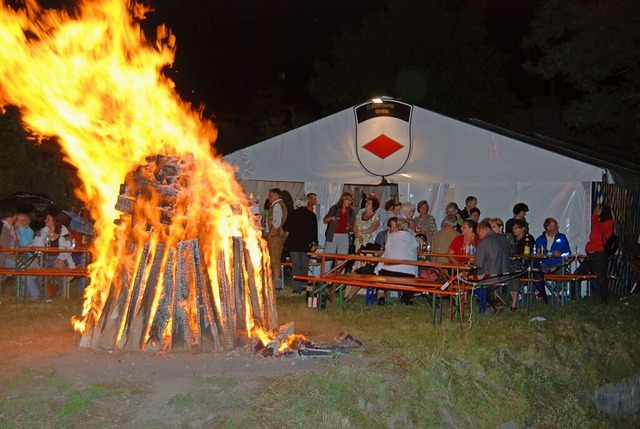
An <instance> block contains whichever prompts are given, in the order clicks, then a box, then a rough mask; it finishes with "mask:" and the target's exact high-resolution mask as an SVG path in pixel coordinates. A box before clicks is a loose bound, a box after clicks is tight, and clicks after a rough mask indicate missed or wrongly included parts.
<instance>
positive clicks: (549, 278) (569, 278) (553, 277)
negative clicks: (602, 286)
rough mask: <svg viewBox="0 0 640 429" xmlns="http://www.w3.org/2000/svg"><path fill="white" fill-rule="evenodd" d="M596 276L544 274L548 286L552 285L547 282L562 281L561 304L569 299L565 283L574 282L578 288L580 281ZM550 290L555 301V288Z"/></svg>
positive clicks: (523, 281)
mask: <svg viewBox="0 0 640 429" xmlns="http://www.w3.org/2000/svg"><path fill="white" fill-rule="evenodd" d="M596 277H597V276H596V275H595V274H575V273H547V274H544V281H545V284H546V285H547V286H550V285H548V284H547V283H546V282H555V283H560V284H561V285H562V286H561V287H560V290H559V295H560V297H561V298H560V304H561V305H563V304H566V303H567V300H568V297H567V295H568V290H567V288H566V287H565V285H566V284H567V283H572V284H573V287H574V288H577V287H578V283H580V282H582V281H584V280H595V279H596ZM607 277H608V278H609V280H615V278H616V276H612V275H608V276H607ZM520 282H521V283H528V282H529V279H527V278H521V279H520ZM531 289H533V288H531ZM550 290H551V292H552V302H554V301H553V299H554V297H553V292H554V290H553V288H551V287H550ZM530 292H533V291H532V290H531V291H530ZM576 296H577V297H579V296H580V294H577V295H576Z"/></svg>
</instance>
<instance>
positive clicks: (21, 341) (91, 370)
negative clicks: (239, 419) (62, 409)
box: [0, 297, 365, 427]
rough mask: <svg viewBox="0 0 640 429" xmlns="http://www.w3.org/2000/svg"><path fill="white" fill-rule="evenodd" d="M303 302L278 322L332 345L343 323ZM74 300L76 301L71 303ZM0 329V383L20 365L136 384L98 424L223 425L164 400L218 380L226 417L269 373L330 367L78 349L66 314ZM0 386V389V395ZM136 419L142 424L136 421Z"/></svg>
mask: <svg viewBox="0 0 640 429" xmlns="http://www.w3.org/2000/svg"><path fill="white" fill-rule="evenodd" d="M57 299H58V300H60V299H63V298H57ZM303 300H304V297H300V301H301V303H300V305H299V306H297V305H291V304H289V305H288V306H287V309H286V310H282V309H281V308H279V319H280V322H281V323H284V322H288V321H293V322H294V324H295V331H296V333H298V334H304V335H306V336H307V337H308V338H310V339H311V340H312V341H314V342H316V343H332V342H334V337H335V335H336V334H338V333H339V332H340V331H342V330H344V328H345V327H342V326H337V325H335V324H334V323H332V322H331V321H330V320H329V319H328V318H327V317H326V316H323V315H322V314H319V313H318V312H317V311H315V310H311V309H307V308H306V306H305V305H304V304H303V302H302V301H303ZM79 302H80V301H79V299H78V305H79ZM58 304H59V302H57V301H56V299H54V300H53V302H50V303H39V304H33V303H27V305H41V306H46V305H49V306H56V305H58ZM78 308H79V307H78ZM54 313H55V312H54ZM5 328H6V327H5ZM0 332H1V333H2V335H0V355H1V356H2V359H0V384H4V383H3V382H2V380H3V379H4V380H7V379H10V378H12V377H15V376H16V375H18V374H19V373H20V372H21V371H22V370H23V369H31V370H35V371H37V372H39V373H42V374H46V375H49V374H55V375H56V376H58V377H61V378H62V379H64V380H66V381H67V382H68V383H70V384H71V385H73V386H75V387H78V388H88V387H90V386H95V385H107V386H137V387H136V388H135V389H137V390H139V391H143V392H142V393H140V394H138V395H134V397H131V398H128V399H127V400H126V401H125V402H128V403H125V404H124V406H123V405H122V404H121V406H120V407H118V415H117V416H116V415H113V413H108V412H105V414H104V416H102V418H103V421H102V425H103V426H112V425H113V426H124V427H140V426H142V427H208V426H209V425H210V424H211V423H212V422H216V421H217V422H228V421H230V420H228V419H229V418H230V417H229V416H227V417H225V416H222V415H220V416H215V415H211V413H210V412H209V414H206V413H205V414H201V415H200V416H199V417H198V416H197V413H196V415H193V413H192V415H190V417H189V419H188V420H189V423H188V424H186V423H184V421H183V420H182V418H183V416H181V413H176V412H175V409H174V408H175V407H173V408H172V407H168V404H169V403H170V401H171V400H172V398H176V397H181V396H182V397H186V396H188V395H191V394H193V393H194V379H197V378H199V377H206V378H207V379H215V378H216V377H223V378H224V379H225V380H231V382H232V384H233V386H234V387H233V389H231V390H232V391H233V394H232V395H229V394H228V393H229V389H226V393H227V394H225V395H221V397H220V398H218V402H217V403H218V406H217V407H216V410H217V411H216V412H219V411H220V410H224V409H225V406H224V404H227V405H228V413H229V414H230V415H231V416H232V414H233V412H234V411H233V409H234V406H235V405H238V404H239V403H242V402H243V401H244V402H246V401H247V400H248V398H252V397H253V396H254V392H257V391H259V390H260V389H263V388H264V387H265V385H266V384H269V383H270V382H271V381H273V380H274V378H275V379H280V378H282V377H288V376H292V375H297V374H301V373H304V372H308V371H322V370H323V369H324V368H326V367H329V366H331V365H332V364H333V362H332V359H331V358H301V357H297V356H296V357H280V358H262V357H256V356H255V355H253V354H252V353H250V352H249V351H248V350H245V349H236V350H234V351H231V352H226V353H220V354H210V353H201V354H188V353H172V354H149V353H144V352H140V353H132V352H120V351H107V350H94V349H85V348H78V347H76V345H75V343H76V340H77V338H76V334H75V333H74V332H73V329H72V327H71V324H70V321H69V317H68V315H67V314H57V315H55V316H50V317H47V318H46V320H40V318H39V317H33V318H32V320H31V321H30V322H29V323H24V324H22V325H21V326H13V327H11V328H10V329H8V330H7V329H2V330H0ZM340 359H341V361H342V362H344V363H352V362H356V363H357V362H358V361H363V360H364V359H365V358H363V354H362V353H350V354H345V355H342V356H341V358H340ZM195 388H196V389H197V387H195ZM2 390H3V389H2V388H1V387H0V393H1V392H2ZM209 393H211V392H209ZM3 396H4V395H3ZM0 405H1V401H0ZM0 417H1V416H0ZM194 417H195V418H194ZM225 419H227V420H225ZM0 420H2V419H1V418H0ZM231 421H236V420H234V419H232V420H231ZM136 422H137V423H136ZM143 422H146V423H145V424H141V423H143ZM149 422H155V423H154V424H150V423H149ZM185 425H186V426H185ZM89 426H92V425H89ZM231 427H241V426H231Z"/></svg>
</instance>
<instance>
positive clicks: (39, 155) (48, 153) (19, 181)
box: [0, 106, 78, 208]
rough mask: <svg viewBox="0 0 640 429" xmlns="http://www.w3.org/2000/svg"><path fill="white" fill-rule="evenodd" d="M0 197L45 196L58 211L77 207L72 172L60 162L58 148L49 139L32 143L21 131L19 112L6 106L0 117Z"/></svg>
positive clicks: (75, 181) (32, 139)
mask: <svg viewBox="0 0 640 429" xmlns="http://www.w3.org/2000/svg"><path fill="white" fill-rule="evenodd" d="M0 150H1V151H2V156H1V157H0V171H2V180H0V197H2V198H4V197H7V196H10V195H12V194H14V193H16V192H30V193H36V194H46V195H48V196H49V198H51V199H52V200H53V201H54V202H55V203H56V204H58V205H60V206H61V208H66V207H70V206H71V205H73V204H77V200H76V199H75V196H74V193H73V184H74V183H77V181H78V179H77V176H76V170H75V168H73V167H72V166H71V165H69V164H67V163H65V162H64V161H63V160H62V154H61V152H60V146H59V145H58V143H57V142H55V141H54V140H51V139H44V140H42V141H41V142H40V143H36V139H35V137H34V136H33V135H31V134H29V133H28V132H27V131H25V130H24V128H22V125H21V122H20V112H19V111H18V109H17V108H15V107H13V106H8V107H7V108H6V112H5V113H3V114H1V115H0Z"/></svg>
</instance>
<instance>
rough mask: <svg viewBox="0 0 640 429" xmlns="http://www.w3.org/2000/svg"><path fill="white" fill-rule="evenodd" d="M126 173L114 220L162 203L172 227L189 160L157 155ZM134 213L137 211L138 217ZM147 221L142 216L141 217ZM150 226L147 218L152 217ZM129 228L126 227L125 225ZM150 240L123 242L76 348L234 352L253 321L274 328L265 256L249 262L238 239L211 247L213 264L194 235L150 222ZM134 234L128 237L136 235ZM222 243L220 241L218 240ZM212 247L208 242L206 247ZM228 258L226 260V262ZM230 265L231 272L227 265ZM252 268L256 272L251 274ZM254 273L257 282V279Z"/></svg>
mask: <svg viewBox="0 0 640 429" xmlns="http://www.w3.org/2000/svg"><path fill="white" fill-rule="evenodd" d="M149 161H150V162H149V165H146V166H144V167H140V168H138V169H137V170H136V171H135V172H133V173H130V174H129V175H127V178H126V180H125V182H126V183H125V185H122V186H121V192H120V196H119V197H118V201H117V203H116V208H117V209H118V210H120V211H121V213H122V215H121V217H120V219H119V220H117V222H118V223H120V224H121V225H122V224H124V226H127V225H128V227H129V229H130V230H132V229H133V225H135V224H136V223H139V222H138V221H140V219H137V220H136V219H133V217H134V216H136V214H135V213H136V204H138V203H139V201H141V200H144V201H145V202H149V201H156V202H159V203H158V204H159V205H158V207H157V210H158V211H159V213H161V215H160V217H159V218H160V219H161V220H162V223H163V224H166V225H170V223H171V221H172V219H173V218H174V215H175V214H176V210H181V209H184V208H183V207H182V208H181V207H180V204H179V203H178V202H179V201H184V199H182V197H183V196H184V193H185V192H188V179H186V178H184V177H182V175H181V169H187V170H188V169H189V168H190V163H189V158H188V157H186V159H184V158H171V157H156V158H150V159H149ZM138 216H139V215H138ZM143 221H144V220H143ZM149 224H152V223H151V222H149ZM125 229H126V228H125ZM148 234H149V239H148V241H146V242H143V243H140V240H137V242H138V244H133V243H134V241H136V240H134V239H133V238H132V239H131V240H129V242H127V243H126V244H125V245H124V246H119V245H118V244H114V246H115V247H117V248H118V249H120V248H121V247H123V248H124V249H125V251H124V252H118V251H114V254H115V255H117V254H119V253H120V256H119V260H118V261H117V263H116V271H115V275H114V277H113V280H112V281H111V285H110V287H109V288H108V291H106V294H105V295H106V296H105V297H104V304H103V305H102V311H101V312H97V314H99V316H96V320H88V323H87V327H86V329H85V332H84V334H83V336H82V338H81V339H80V346H83V347H94V348H103V349H117V350H126V351H149V352H170V351H174V352H177V351H184V352H205V351H223V350H231V349H233V348H235V347H237V346H245V345H247V344H248V343H249V339H250V338H249V337H250V335H251V330H252V329H253V328H255V327H257V328H261V329H262V330H264V331H270V330H272V329H274V328H277V326H278V320H277V311H276V307H275V298H274V296H275V292H274V287H273V283H272V280H271V278H272V276H271V275H270V271H269V270H270V269H269V264H268V260H267V258H266V257H265V255H262V258H260V266H257V267H256V266H253V263H252V258H250V254H249V251H248V249H247V246H246V243H245V240H244V238H243V237H230V238H229V242H228V243H224V244H225V245H223V246H220V245H218V246H216V248H219V249H226V250H222V251H220V252H219V254H217V255H215V258H214V259H213V261H214V263H215V267H209V266H207V264H206V262H205V258H204V252H203V247H202V243H201V242H200V239H199V237H190V238H185V239H184V240H181V241H178V242H177V243H175V244H174V245H171V244H169V242H163V241H162V239H163V238H165V237H166V234H159V231H154V230H153V228H152V227H150V228H148ZM133 235H134V234H133V232H132V233H131V237H133ZM217 244H219V243H217ZM209 247H210V246H209ZM227 259H230V261H231V264H230V265H229V264H228V263H225V261H227ZM227 266H230V269H231V272H230V273H227V271H226V268H225V267H227ZM256 274H257V276H256ZM256 278H258V279H260V281H256Z"/></svg>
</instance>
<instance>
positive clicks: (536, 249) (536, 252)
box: [533, 244, 538, 255]
mask: <svg viewBox="0 0 640 429" xmlns="http://www.w3.org/2000/svg"><path fill="white" fill-rule="evenodd" d="M533 254H534V255H537V254H538V248H537V247H536V245H535V244H534V245H533Z"/></svg>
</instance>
